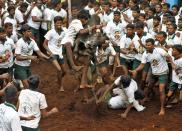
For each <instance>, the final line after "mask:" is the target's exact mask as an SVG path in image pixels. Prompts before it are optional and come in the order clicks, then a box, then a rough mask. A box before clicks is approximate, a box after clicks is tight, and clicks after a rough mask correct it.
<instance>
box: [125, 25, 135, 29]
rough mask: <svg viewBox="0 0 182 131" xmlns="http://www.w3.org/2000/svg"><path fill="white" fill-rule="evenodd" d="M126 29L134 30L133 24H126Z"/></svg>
mask: <svg viewBox="0 0 182 131" xmlns="http://www.w3.org/2000/svg"><path fill="white" fill-rule="evenodd" d="M126 28H131V29H134V28H135V26H134V25H133V24H128V25H127V26H126Z"/></svg>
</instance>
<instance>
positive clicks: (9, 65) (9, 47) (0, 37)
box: [0, 28, 15, 86]
mask: <svg viewBox="0 0 182 131" xmlns="http://www.w3.org/2000/svg"><path fill="white" fill-rule="evenodd" d="M14 49H15V44H14V42H13V40H12V39H9V38H8V37H7V36H6V32H5V31H4V29H2V28H0V75H1V74H3V73H9V75H10V76H12V75H13V64H14V60H13V57H14V55H13V51H14ZM10 79H11V78H10ZM10 81H11V80H10ZM2 85H3V81H0V86H2Z"/></svg>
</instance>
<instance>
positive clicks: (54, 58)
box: [51, 55, 64, 92]
mask: <svg viewBox="0 0 182 131" xmlns="http://www.w3.org/2000/svg"><path fill="white" fill-rule="evenodd" d="M51 60H52V64H53V65H54V66H55V67H56V69H57V78H58V85H59V89H60V91H62V92H63V91H64V88H63V85H62V77H63V76H64V72H63V71H62V69H61V66H60V64H61V63H60V64H59V62H58V60H59V56H56V55H54V56H52V58H51ZM62 64H64V62H63V63H62Z"/></svg>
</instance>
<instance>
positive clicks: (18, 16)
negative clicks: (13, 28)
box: [15, 7, 24, 30]
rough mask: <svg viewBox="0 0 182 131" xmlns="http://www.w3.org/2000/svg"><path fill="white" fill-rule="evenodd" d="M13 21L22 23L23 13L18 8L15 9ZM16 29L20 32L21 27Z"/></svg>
mask: <svg viewBox="0 0 182 131" xmlns="http://www.w3.org/2000/svg"><path fill="white" fill-rule="evenodd" d="M15 19H16V20H17V23H23V22H24V16H23V13H22V12H21V11H20V10H19V7H17V8H16V10H15ZM17 29H18V30H20V29H21V27H18V28H17Z"/></svg>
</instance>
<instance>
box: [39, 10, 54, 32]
mask: <svg viewBox="0 0 182 131" xmlns="http://www.w3.org/2000/svg"><path fill="white" fill-rule="evenodd" d="M43 16H44V17H43V19H44V20H48V21H50V22H51V21H52V20H53V15H52V10H51V9H49V8H45V9H44V11H43ZM41 28H42V29H44V30H47V22H42V25H41Z"/></svg>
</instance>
